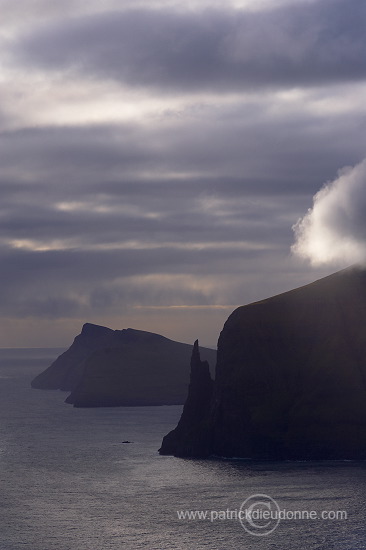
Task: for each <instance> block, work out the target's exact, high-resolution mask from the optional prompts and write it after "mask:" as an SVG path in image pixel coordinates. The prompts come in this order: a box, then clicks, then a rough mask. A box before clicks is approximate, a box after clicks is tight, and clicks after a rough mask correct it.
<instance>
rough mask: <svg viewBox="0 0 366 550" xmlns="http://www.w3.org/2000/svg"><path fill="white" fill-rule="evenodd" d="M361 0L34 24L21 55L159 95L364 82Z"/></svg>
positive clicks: (143, 12) (142, 12)
mask: <svg viewBox="0 0 366 550" xmlns="http://www.w3.org/2000/svg"><path fill="white" fill-rule="evenodd" d="M365 20H366V6H365V3H364V2H363V0H323V1H321V2H319V1H318V2H310V3H299V4H295V5H293V4H292V5H288V6H285V7H280V8H277V9H272V10H266V11H261V12H257V13H249V12H244V11H238V10H232V9H230V8H229V9H226V10H224V9H222V10H220V11H219V10H203V11H201V12H182V11H180V12H178V11H170V12H169V11H167V10H151V11H149V10H147V9H142V8H141V9H139V10H135V11H126V12H120V13H118V12H115V13H106V14H99V15H98V16H95V17H93V16H88V17H80V18H74V19H67V20H63V21H61V22H59V23H57V24H54V25H48V26H47V27H39V28H38V29H37V28H33V29H32V30H31V31H30V32H29V34H28V36H27V37H25V38H23V39H21V40H20V41H19V42H18V43H17V44H16V45H14V53H16V55H17V56H18V60H22V62H23V63H25V64H34V65H36V66H40V67H44V68H46V69H50V70H57V71H59V70H60V69H63V70H68V71H70V70H71V71H72V70H75V71H77V72H81V73H85V74H87V75H91V76H96V77H102V78H112V79H115V80H117V81H120V82H123V83H127V84H129V85H132V86H143V87H152V88H156V89H158V90H159V92H160V93H164V92H172V91H176V92H179V93H182V92H183V91H186V92H187V91H197V90H206V91H209V92H212V91H214V92H220V91H221V92H222V91H229V90H242V89H243V88H253V87H256V88H257V87H258V86H266V87H267V86H270V87H272V86H275V87H278V86H279V87H282V86H285V87H296V86H309V85H311V86H316V85H321V84H324V83H337V82H344V81H357V80H363V79H364V78H365V76H366V56H365V49H366V48H365V47H366V37H365V33H364V26H365Z"/></svg>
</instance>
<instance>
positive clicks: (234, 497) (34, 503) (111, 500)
mask: <svg viewBox="0 0 366 550" xmlns="http://www.w3.org/2000/svg"><path fill="white" fill-rule="evenodd" d="M60 351H61V350H57V349H1V350H0V480H1V481H0V483H1V486H0V488H1V492H0V550H25V549H26V550H124V549H127V550H130V549H131V550H137V549H146V550H174V549H177V550H200V549H210V550H231V549H232V550H237V549H255V550H262V549H264V550H267V549H276V550H277V549H278V550H287V549H288V550H290V549H291V550H298V549H299V550H300V549H301V550H305V549H306V550H315V549H317V550H333V549H337V550H358V549H363V548H366V521H365V514H366V463H363V462H285V463H275V462H251V461H248V460H238V459H233V460H222V459H219V458H212V459H210V460H192V459H179V458H174V457H170V456H160V455H159V454H158V449H159V446H160V444H161V441H162V438H163V436H164V435H165V434H166V433H167V432H169V431H170V430H171V429H172V428H174V427H175V426H176V423H177V421H178V419H179V417H180V414H181V411H182V407H180V406H179V407H178V406H171V407H116V408H96V409H76V408H73V407H72V406H71V405H67V404H65V403H64V400H65V398H66V395H67V394H65V393H63V392H60V391H43V390H35V389H32V388H31V387H30V381H31V379H32V378H33V377H34V376H35V375H36V374H38V373H39V372H41V371H42V370H44V369H45V368H46V367H47V366H48V365H49V364H50V363H51V362H52V361H53V360H54V359H55V357H56V356H57V355H59V353H60ZM127 442H128V443H127Z"/></svg>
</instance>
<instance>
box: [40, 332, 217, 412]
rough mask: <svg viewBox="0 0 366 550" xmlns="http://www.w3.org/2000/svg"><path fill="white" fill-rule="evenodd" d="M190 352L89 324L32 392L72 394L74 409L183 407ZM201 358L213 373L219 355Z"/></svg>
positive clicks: (157, 338) (144, 335)
mask: <svg viewBox="0 0 366 550" xmlns="http://www.w3.org/2000/svg"><path fill="white" fill-rule="evenodd" d="M192 349H193V348H192V345H190V344H184V343H181V342H175V341H173V340H170V339H169V338H165V337H164V336H161V335H160V334H155V333H151V332H146V331H142V330H135V329H131V328H128V329H123V330H111V329H109V328H106V327H101V326H97V325H92V324H90V323H87V324H85V325H84V326H83V328H82V331H81V334H79V335H78V336H77V337H76V338H75V340H74V342H73V344H72V345H71V347H70V348H69V349H68V350H67V351H66V352H64V353H63V354H62V355H61V356H60V357H58V358H57V359H56V361H54V363H53V364H52V365H51V366H50V367H49V368H48V369H46V370H45V371H44V372H42V373H41V374H40V375H38V376H37V377H36V378H35V379H34V380H33V381H32V387H34V388H39V389H61V390H69V391H70V390H71V394H70V395H69V397H68V398H67V399H66V402H67V403H71V404H73V405H74V406H75V407H111V406H141V405H181V404H183V403H184V401H185V399H186V397H187V391H188V383H189V364H190V356H191V353H192ZM202 354H203V356H204V358H205V359H206V360H207V361H209V363H210V365H211V371H212V373H213V372H214V367H215V363H216V351H215V350H213V349H209V348H204V349H203V350H202Z"/></svg>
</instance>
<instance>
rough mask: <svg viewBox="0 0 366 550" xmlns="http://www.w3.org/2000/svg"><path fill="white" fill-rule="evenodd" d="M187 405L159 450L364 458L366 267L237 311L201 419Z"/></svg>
mask: <svg viewBox="0 0 366 550" xmlns="http://www.w3.org/2000/svg"><path fill="white" fill-rule="evenodd" d="M192 377H193V379H194V373H193V371H192ZM209 386H210V382H209V381H207V380H206V383H205V384H202V387H201V392H202V403H203V402H205V401H206V399H207V392H209V391H210V390H209ZM191 388H192V389H195V384H194V380H193V381H191ZM196 390H197V386H196ZM197 400H198V397H197V395H195V401H197ZM189 403H190V396H189V397H188V399H187V402H186V407H185V413H184V415H185V418H186V421H184V430H179V429H178V428H179V426H178V427H177V428H176V431H175V435H174V431H173V432H172V434H173V435H172V434H169V435H168V436H166V437H165V438H164V441H163V444H162V447H161V449H160V452H161V453H162V454H174V455H176V456H192V457H194V456H200V457H205V456H211V455H216V456H222V457H242V458H253V459H270V460H283V459H365V458H366V271H365V270H362V269H358V268H348V269H346V270H343V271H341V272H338V273H335V274H333V275H331V276H329V277H325V278H323V279H321V280H319V281H316V282H314V283H311V284H309V285H306V286H304V287H301V288H298V289H295V290H292V291H289V292H286V293H284V294H280V295H278V296H274V297H272V298H269V299H266V300H262V301H259V302H255V303H253V304H249V305H247V306H242V307H240V308H238V309H237V310H235V311H234V312H233V313H232V314H231V315H230V317H229V318H228V320H227V321H226V323H225V325H224V328H223V330H222V332H221V335H220V338H219V343H218V355H217V367H216V379H215V382H214V387H213V392H212V398H211V399H210V403H209V405H208V406H206V409H208V410H207V411H206V412H205V414H204V420H203V421H202V414H195V412H194V408H192V410H191V413H190V412H189V410H186V409H187V408H188V406H189ZM182 421H183V417H182Z"/></svg>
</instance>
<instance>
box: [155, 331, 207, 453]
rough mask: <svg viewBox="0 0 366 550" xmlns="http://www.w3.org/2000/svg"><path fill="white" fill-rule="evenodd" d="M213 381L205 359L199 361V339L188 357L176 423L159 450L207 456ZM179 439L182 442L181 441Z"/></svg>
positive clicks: (161, 451)
mask: <svg viewBox="0 0 366 550" xmlns="http://www.w3.org/2000/svg"><path fill="white" fill-rule="evenodd" d="M212 390H213V381H212V378H211V376H210V368H209V364H208V362H207V361H201V357H200V352H199V348H198V340H196V341H195V343H194V346H193V350H192V358H191V376H190V384H189V390H188V397H187V400H186V402H185V405H184V408H183V413H182V416H181V419H180V420H179V424H178V426H177V427H176V428H175V430H173V431H172V432H170V433H169V434H168V435H166V436H165V437H164V440H163V443H162V446H161V449H160V450H159V452H160V454H176V453H178V454H179V456H186V455H187V456H195V457H200V456H206V455H207V453H208V449H209V442H208V441H207V438H206V437H205V436H206V435H208V429H207V422H208V415H209V411H210V403H211V398H212ZM181 443H182V445H181Z"/></svg>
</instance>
